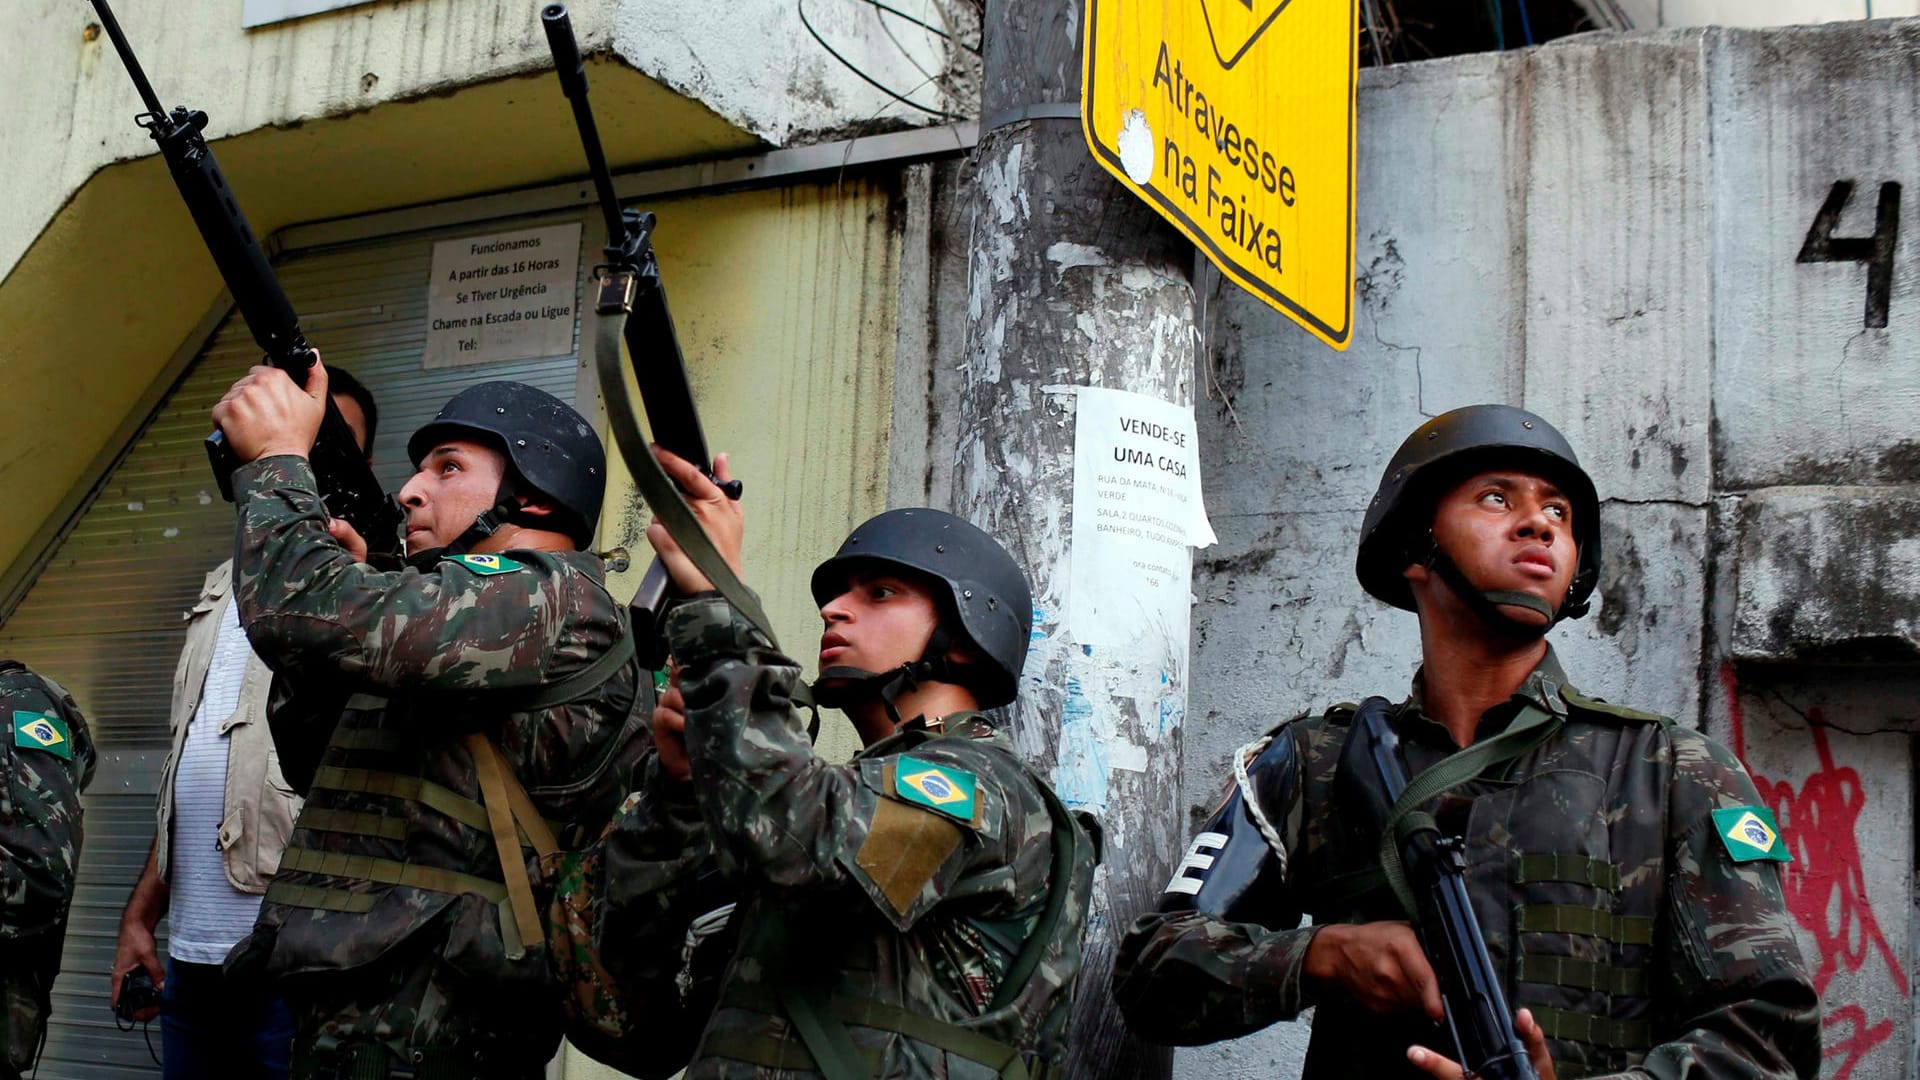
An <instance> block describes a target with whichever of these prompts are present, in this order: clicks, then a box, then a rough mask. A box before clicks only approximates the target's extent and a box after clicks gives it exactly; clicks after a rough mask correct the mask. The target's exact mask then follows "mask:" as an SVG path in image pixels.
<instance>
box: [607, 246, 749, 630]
mask: <svg viewBox="0 0 1920 1080" xmlns="http://www.w3.org/2000/svg"><path fill="white" fill-rule="evenodd" d="M636 285H637V282H636V280H635V275H634V274H633V272H632V271H628V270H615V269H608V270H606V271H604V272H603V274H602V276H601V278H600V299H599V304H598V309H597V310H598V313H599V318H598V320H596V322H597V326H596V328H595V330H594V341H593V357H594V365H595V369H596V371H597V372H598V374H599V376H600V396H601V397H602V398H603V399H605V401H606V403H607V426H608V427H610V428H612V429H613V437H614V442H615V443H616V444H617V445H618V446H619V447H620V456H621V457H622V458H625V459H626V462H627V469H628V471H629V472H631V473H632V474H633V481H634V484H635V486H637V487H638V488H639V489H640V495H641V497H642V498H644V499H645V500H646V501H647V506H648V508H649V509H651V510H652V511H653V516H654V520H656V521H658V522H660V524H662V525H664V526H666V528H667V532H668V533H669V534H670V535H672V537H673V540H674V542H675V543H677V544H679V545H680V549H681V550H682V551H684V552H686V553H687V557H688V558H690V559H692V560H693V564H694V565H695V566H697V567H699V568H700V572H701V573H703V574H705V575H706V576H707V580H708V581H711V582H713V587H714V588H715V589H717V590H718V591H719V593H720V595H721V596H723V597H725V598H726V600H727V603H729V604H732V605H733V607H734V610H736V611H738V612H739V613H740V614H741V615H743V616H745V618H746V620H747V621H748V622H750V623H752V624H753V626H754V628H755V629H757V630H759V631H760V632H761V633H762V634H764V635H766V638H767V641H768V642H769V643H770V644H772V645H773V646H774V647H775V648H778V647H779V639H778V638H776V637H775V636H774V633H773V623H772V622H771V621H769V620H768V618H767V613H766V612H765V611H764V610H762V609H761V607H760V598H759V597H757V596H755V595H754V594H753V591H752V590H750V589H748V588H747V586H746V584H745V583H744V582H742V581H741V580H740V577H739V575H737V574H735V573H734V572H733V567H731V566H729V565H727V560H726V559H725V558H724V557H722V556H721V554H720V552H719V550H718V549H717V548H715V547H714V546H713V541H712V540H711V539H709V538H708V537H707V531H706V530H705V529H704V528H702V527H701V525H700V521H699V519H698V518H696V517H694V515H693V511H692V509H690V508H689V507H688V506H687V503H686V500H685V499H684V498H683V497H682V496H681V494H680V489H679V488H678V487H677V486H675V484H674V482H673V480H672V479H671V478H670V477H668V476H667V474H666V470H664V469H662V468H661V467H660V463H659V462H658V461H656V460H654V456H653V452H652V450H651V449H649V447H648V445H647V438H646V435H645V434H644V433H643V432H642V430H641V427H640V420H639V417H638V416H637V415H636V414H635V413H634V410H633V398H632V395H631V394H630V392H629V386H630V379H629V372H630V371H631V365H629V364H626V363H623V362H622V359H621V345H622V343H623V341H624V339H625V333H626V326H627V317H628V316H629V315H631V314H632V313H633V297H634V289H635V287H636ZM644 392H645V391H644V390H643V391H642V393H644Z"/></svg>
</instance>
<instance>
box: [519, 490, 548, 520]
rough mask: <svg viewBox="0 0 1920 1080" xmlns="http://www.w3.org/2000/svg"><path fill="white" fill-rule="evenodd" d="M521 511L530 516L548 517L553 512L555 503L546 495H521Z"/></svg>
mask: <svg viewBox="0 0 1920 1080" xmlns="http://www.w3.org/2000/svg"><path fill="white" fill-rule="evenodd" d="M518 498H519V499H520V512H521V513H523V514H525V515H527V516H528V517H547V516H548V515H550V514H552V513H553V503H552V502H551V501H550V500H549V499H548V498H547V497H546V496H544V495H521V496H518Z"/></svg>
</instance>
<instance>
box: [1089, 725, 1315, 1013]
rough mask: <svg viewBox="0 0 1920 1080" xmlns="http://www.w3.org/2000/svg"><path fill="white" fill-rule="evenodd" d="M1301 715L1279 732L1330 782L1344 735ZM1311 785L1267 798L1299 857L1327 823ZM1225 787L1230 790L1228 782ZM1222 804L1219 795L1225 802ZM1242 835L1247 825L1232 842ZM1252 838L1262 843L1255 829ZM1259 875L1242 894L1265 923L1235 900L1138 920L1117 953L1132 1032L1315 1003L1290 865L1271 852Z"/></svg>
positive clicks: (1118, 981)
mask: <svg viewBox="0 0 1920 1080" xmlns="http://www.w3.org/2000/svg"><path fill="white" fill-rule="evenodd" d="M1299 720H1300V718H1296V719H1295V721H1291V722H1289V723H1288V724H1287V725H1284V726H1283V727H1282V728H1281V729H1279V730H1277V731H1276V732H1275V737H1276V738H1283V739H1284V738H1291V739H1294V740H1295V741H1296V746H1297V749H1298V751H1299V755H1300V756H1299V758H1298V759H1297V763H1296V766H1295V767H1296V768H1297V769H1299V770H1300V774H1299V778H1300V779H1301V780H1303V781H1313V780H1316V779H1317V780H1318V781H1320V786H1323V787H1324V786H1325V785H1326V784H1327V783H1330V781H1331V774H1332V769H1333V766H1334V764H1335V762H1336V761H1337V759H1338V753H1337V749H1338V743H1337V741H1333V740H1329V739H1328V738H1327V737H1326V734H1325V731H1324V728H1323V726H1322V725H1318V724H1315V723H1304V724H1303V723H1300V722H1299ZM1329 748H1331V749H1329ZM1308 786H1310V785H1309V784H1304V783H1296V784H1292V785H1286V786H1285V787H1286V790H1290V791H1292V792H1293V793H1294V795H1293V797H1292V799H1291V800H1290V803H1289V805H1285V806H1281V805H1276V804H1273V803H1262V805H1263V806H1265V807H1266V809H1267V812H1268V814H1269V816H1270V817H1271V819H1272V820H1273V821H1274V822H1275V823H1276V826H1277V827H1278V828H1279V830H1280V831H1281V833H1282V839H1283V841H1284V843H1285V844H1286V847H1287V850H1289V851H1290V852H1293V853H1294V859H1293V860H1292V864H1293V866H1298V865H1299V864H1300V861H1301V856H1302V855H1303V854H1304V853H1305V851H1306V850H1307V849H1308V847H1309V840H1310V837H1309V836H1308V833H1309V831H1310V830H1312V829H1316V828H1319V827H1322V826H1324V824H1325V821H1324V819H1325V817H1326V815H1325V814H1322V815H1317V816H1316V815H1310V814H1308V813H1307V812H1306V804H1307V799H1306V798H1305V796H1304V795H1302V794H1301V793H1302V792H1303V791H1304V790H1306V788H1307V787H1308ZM1227 790H1228V792H1231V790H1232V784H1231V781H1229V784H1228V787H1227ZM1226 805H1227V803H1226V800H1225V798H1224V797H1223V800H1222V806H1223V808H1224V807H1225V806H1226ZM1212 827H1213V823H1209V825H1208V828H1212ZM1203 832H1204V830H1203ZM1215 835H1216V836H1217V835H1218V834H1215ZM1246 838H1247V837H1246V835H1245V834H1243V835H1242V836H1241V837H1239V838H1237V839H1236V840H1235V841H1233V842H1241V841H1243V840H1244V839H1246ZM1253 840H1254V842H1255V843H1263V842H1262V841H1260V840H1259V839H1258V837H1257V836H1254V837H1253ZM1207 850H1209V849H1202V848H1200V847H1199V846H1198V841H1197V840H1196V846H1195V848H1193V849H1192V854H1194V855H1196V856H1200V857H1202V858H1206V857H1208V856H1207V855H1206V851H1207ZM1211 850H1216V851H1217V850H1218V849H1217V847H1216V848H1214V849H1211ZM1182 869H1184V867H1183V868H1182ZM1180 872H1181V870H1176V874H1178V873H1180ZM1268 874H1271V875H1272V876H1271V877H1270V878H1268V877H1267V875H1268ZM1262 877H1263V885H1262V889H1261V891H1260V892H1259V893H1258V894H1256V895H1250V896H1249V897H1247V898H1244V899H1243V902H1242V904H1243V906H1245V907H1246V908H1249V909H1256V913H1257V914H1258V916H1259V917H1260V919H1261V920H1262V921H1261V922H1249V921H1239V917H1240V915H1241V906H1235V907H1232V908H1229V909H1228V910H1227V911H1226V912H1224V913H1223V914H1224V916H1225V917H1222V914H1208V913H1206V912H1203V911H1200V910H1178V911H1158V912H1153V913H1150V914H1147V915H1143V916H1141V917H1140V918H1139V919H1138V920H1137V921H1136V922H1135V923H1134V924H1133V928H1132V929H1131V930H1130V931H1128V933H1127V935H1126V937H1124V938H1123V939H1122V940H1121V942H1120V946H1119V950H1118V954H1117V956H1116V957H1115V962H1114V972H1113V987H1114V996H1115V998H1116V1000H1117V1002H1118V1004H1119V1006H1120V1009H1121V1012H1122V1014H1123V1015H1125V1017H1126V1020H1127V1026H1128V1028H1130V1029H1131V1030H1132V1031H1133V1032H1134V1034H1136V1035H1138V1036H1139V1037H1141V1038H1143V1039H1146V1040H1148V1041H1149V1042H1156V1043H1161V1044H1165V1045H1172V1046H1194V1045H1199V1044H1201V1043H1210V1042H1216V1041H1218V1040H1221V1039H1232V1038H1238V1037H1239V1036H1242V1035H1245V1034H1247V1033H1249V1032H1253V1031H1258V1030H1259V1029H1261V1028H1264V1027H1266V1026H1267V1025H1269V1024H1273V1023H1276V1022H1278V1021H1281V1020H1291V1019H1293V1018H1294V1017H1295V1016H1297V1015H1299V1013H1300V1012H1301V1011H1302V1010H1303V1009H1306V1008H1307V1007H1308V1006H1310V1005H1312V1004H1314V1001H1313V1000H1312V995H1311V993H1310V987H1309V986H1308V985H1307V984H1306V981H1305V980H1304V979H1303V978H1302V972H1303V970H1304V968H1305V965H1306V956H1307V946H1308V945H1309V944H1311V942H1312V940H1313V935H1314V927H1311V926H1308V927H1300V926H1299V922H1300V915H1299V912H1300V905H1299V904H1298V903H1297V902H1296V900H1295V899H1294V896H1293V889H1294V882H1293V881H1292V880H1291V871H1289V873H1288V874H1287V876H1286V877H1282V876H1281V875H1280V873H1279V870H1278V867H1277V866H1276V865H1275V864H1274V863H1273V862H1272V861H1271V860H1269V861H1268V862H1267V863H1265V869H1264V870H1263V871H1262ZM1169 895H1171V893H1170V894H1169ZM1169 906H1178V907H1182V908H1187V907H1189V906H1190V905H1189V904H1187V903H1184V902H1183V903H1180V904H1178V905H1169Z"/></svg>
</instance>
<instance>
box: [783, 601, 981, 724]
mask: <svg viewBox="0 0 1920 1080" xmlns="http://www.w3.org/2000/svg"><path fill="white" fill-rule="evenodd" d="M952 640H953V639H952V637H951V636H950V635H949V634H948V633H947V628H946V627H945V626H937V627H935V628H934V631H933V635H932V636H931V637H929V638H928V639H927V647H926V649H925V650H924V651H923V652H922V653H921V654H920V659H918V660H915V661H912V662H910V663H906V664H901V665H900V666H899V667H897V668H892V669H890V670H887V671H868V670H867V669H865V668H857V667H830V668H827V669H826V670H825V671H822V672H821V673H820V677H819V678H818V679H815V680H814V683H813V701H814V704H816V705H824V706H826V707H827V708H829V709H839V710H840V711H841V712H850V711H852V710H853V709H856V708H858V707H860V706H861V705H864V704H866V703H868V702H870V701H878V702H880V704H881V706H882V707H884V708H885V709H886V710H887V719H889V720H891V721H893V726H894V727H896V728H897V727H899V726H900V725H901V724H902V723H904V722H905V718H903V717H902V716H901V715H900V710H899V709H898V708H897V707H895V705H894V702H895V701H896V700H897V699H898V698H899V697H900V695H901V694H904V693H907V692H908V691H910V690H917V689H919V688H920V684H922V683H929V682H945V683H954V684H956V685H960V686H964V685H966V683H965V682H964V681H963V680H964V679H965V678H966V674H967V672H966V669H967V665H964V664H955V663H953V662H952V661H950V660H948V659H947V650H948V648H949V647H950V646H951V643H952ZM829 682H831V683H832V684H833V685H831V686H829V685H827V684H828V683H829Z"/></svg>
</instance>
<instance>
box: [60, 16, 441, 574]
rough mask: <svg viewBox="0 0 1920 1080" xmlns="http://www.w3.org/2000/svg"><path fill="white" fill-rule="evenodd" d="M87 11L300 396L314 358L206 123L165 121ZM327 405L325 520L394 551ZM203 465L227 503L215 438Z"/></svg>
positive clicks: (390, 518) (396, 529) (225, 271)
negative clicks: (136, 93) (230, 183)
mask: <svg viewBox="0 0 1920 1080" xmlns="http://www.w3.org/2000/svg"><path fill="white" fill-rule="evenodd" d="M92 2H93V9H94V11H95V12H97V13H99V16H100V24H101V25H102V26H104V27H105V28H106V31H107V36H108V37H110V38H112V39H113V47H114V49H115V51H117V52H118V53H119V54H120V61H121V63H123V64H125V65H126V68H127V74H128V75H130V76H132V78H133V85H134V88H135V89H136V90H138V91H139V92H140V100H141V101H142V102H144V103H145V104H146V107H147V111H146V112H144V113H142V114H140V115H139V116H137V117H135V119H134V123H136V124H139V125H140V126H141V127H143V128H145V129H146V130H147V134H149V135H151V136H153V141H154V142H156V143H158V144H159V145H160V154H161V156H162V157H164V158H166V159H167V171H168V172H169V173H170V174H172V176H173V183H174V186H175V187H177V188H179V189H180V198H181V199H182V200H183V201H184V202H185V203H186V204H187V212H188V213H190V214H192V215H193V224H194V225H195V227H197V228H198V229H199V230H200V238H201V240H203V241H205V243H206V245H207V251H208V253H209V254H211V255H212V256H213V262H214V265H215V266H216V267H218V268H219V270H220V277H221V280H223V281H225V282H226V285H227V292H228V293H229V294H231V295H232V296H233V305H234V307H236V308H239V309H240V316H241V318H243V319H245V320H246V323H247V330H248V332H250V333H251V334H252V335H253V340H254V343H255V344H257V345H259V346H260V349H261V351H262V352H264V353H265V354H266V357H265V360H266V362H267V363H268V364H271V365H273V366H274V367H277V368H279V369H280V370H282V371H284V372H286V373H287V374H288V375H289V376H291V377H292V378H293V381H294V382H295V383H296V384H297V385H300V386H305V385H306V383H307V376H308V373H309V372H311V371H312V369H313V361H314V352H313V349H312V347H311V346H309V345H308V344H307V339H306V337H305V335H303V334H302V333H301V332H300V320H299V317H298V316H296V315H295V314H294V311H293V305H292V304H291V303H290V302H288V300H287V294H286V293H285V292H284V291H282V290H281V288H280V281H279V279H278V278H276V277H274V275H273V268H272V267H271V266H269V265H268V264H267V256H266V253H265V252H264V251H262V250H260V244H259V242H258V241H257V240H255V239H254V235H253V230H252V229H251V228H249V227H248V226H247V218H246V215H244V214H242V213H241V212H240V204H239V203H238V202H236V201H235V199H234V194H233V189H232V188H231V187H229V186H228V185H227V178H226V176H225V175H224V174H222V173H221V171H220V166H219V164H218V163H217V162H215V161H214V160H213V151H212V150H211V149H209V148H208V146H207V140H206V136H204V135H202V134H201V132H202V131H203V130H204V129H205V128H206V126H207V114H206V113H204V112H201V111H199V110H197V109H193V110H189V109H188V108H187V107H186V106H184V105H180V106H175V107H174V110H173V111H172V112H171V113H169V112H167V110H166V108H165V107H164V106H162V105H161V104H160V98H159V96H158V95H156V94H155V93H154V92H153V86H152V84H150V83H148V82H147V76H146V73H145V72H144V71H142V70H141V69H140V61H139V60H138V59H136V58H135V57H134V55H133V47H132V46H130V45H128V44H127V38H126V35H125V34H123V33H121V32H120V23H119V22H118V21H116V20H115V19H114V17H113V10H112V9H111V8H109V7H108V6H107V0H92ZM326 404H327V414H326V418H325V419H324V420H323V421H322V422H321V425H320V435H319V437H318V438H317V439H315V440H314V443H313V449H312V451H310V452H309V454H308V460H309V461H310V462H311V463H312V465H313V473H314V477H315V479H316V480H318V481H319V484H320V495H321V497H322V498H323V499H324V500H325V501H326V505H327V512H328V513H329V514H332V515H333V516H334V517H337V518H341V519H343V520H345V521H346V522H347V523H348V524H350V525H352V526H353V527H354V529H355V530H356V531H358V532H359V533H360V535H361V537H362V538H364V539H365V540H366V541H367V550H368V551H369V552H371V553H375V554H390V553H392V552H395V551H398V550H399V548H400V525H401V522H402V521H403V520H404V517H403V515H402V514H401V511H400V507H399V505H398V504H397V503H395V502H394V501H393V500H392V499H389V498H388V497H387V496H386V494H385V493H384V492H382V491H381V490H380V482H379V481H378V480H376V479H375V478H374V475H373V470H372V469H371V468H369V467H368V465H367V458H366V455H365V454H364V453H362V452H361V450H360V447H359V445H358V444H357V443H356V442H355V440H354V437H353V429H352V428H349V427H348V426H347V422H346V420H345V419H344V418H343V417H341V415H340V409H339V407H338V406H336V405H335V404H334V403H333V399H332V397H331V396H329V397H328V399H327V403H326ZM207 460H208V462H209V463H210V464H211V465H212V466H213V476H214V480H215V482H216V483H218V484H219V487H220V495H221V497H223V498H225V499H226V500H227V501H228V502H232V501H233V470H234V469H236V468H238V467H239V465H240V461H239V459H238V458H236V457H235V456H234V454H233V451H232V450H231V449H229V448H228V446H227V444H226V437H225V436H224V435H222V434H221V433H220V432H219V431H215V432H214V433H213V434H211V435H209V436H207Z"/></svg>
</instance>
